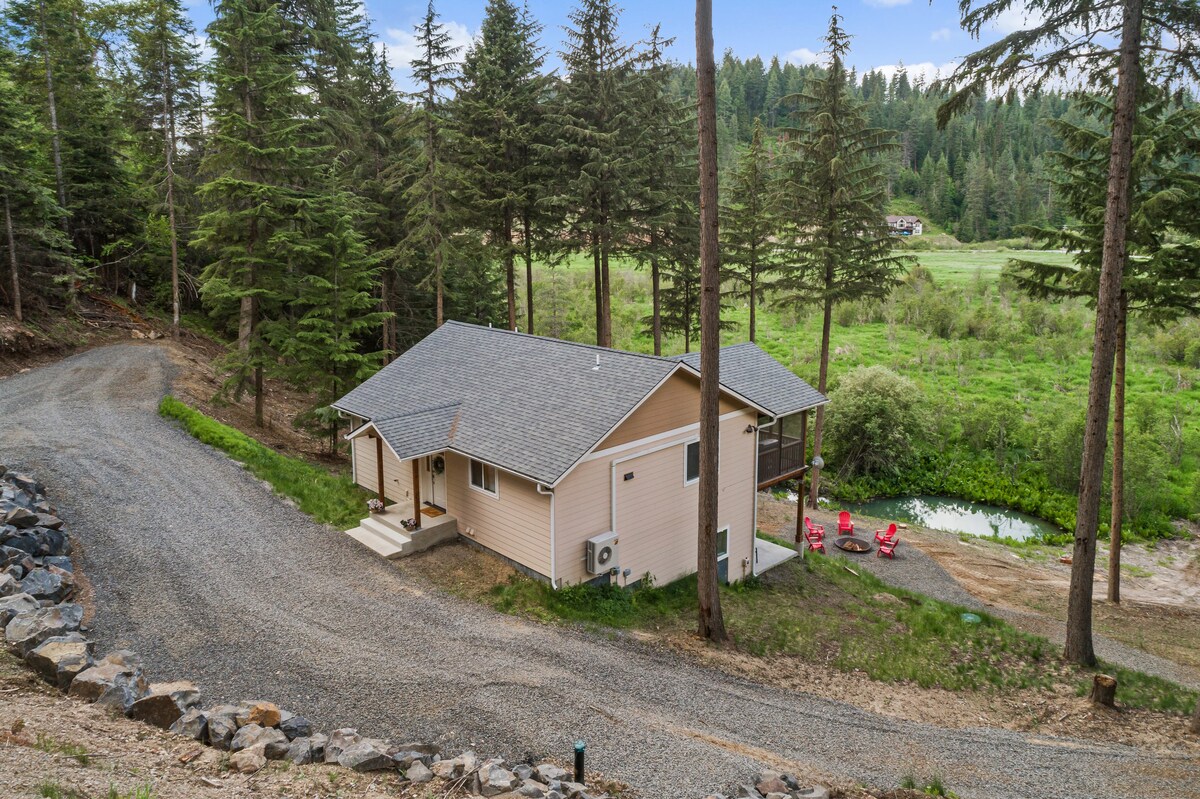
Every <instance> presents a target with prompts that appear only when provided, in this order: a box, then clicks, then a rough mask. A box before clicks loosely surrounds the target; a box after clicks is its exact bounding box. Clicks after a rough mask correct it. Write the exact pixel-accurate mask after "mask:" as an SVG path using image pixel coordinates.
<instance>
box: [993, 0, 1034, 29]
mask: <svg viewBox="0 0 1200 799" xmlns="http://www.w3.org/2000/svg"><path fill="white" fill-rule="evenodd" d="M1044 20H1045V17H1043V16H1042V15H1041V14H1040V13H1038V12H1036V11H1030V10H1029V9H1028V8H1026V7H1025V4H1024V3H1014V4H1013V6H1012V7H1011V8H1009V9H1007V10H1005V11H1004V12H1002V13H1001V14H999V15H998V16H997V17H996V18H995V19H993V20H992V22H991V25H990V26H989V27H990V28H991V29H992V30H994V31H996V32H997V33H1002V34H1004V35H1008V34H1010V33H1016V32H1017V31H1019V30H1025V29H1026V28H1032V27H1034V26H1035V25H1041V24H1042V22H1043V21H1044Z"/></svg>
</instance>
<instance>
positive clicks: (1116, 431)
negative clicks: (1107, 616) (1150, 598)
mask: <svg viewBox="0 0 1200 799" xmlns="http://www.w3.org/2000/svg"><path fill="white" fill-rule="evenodd" d="M1128 319H1129V299H1128V297H1127V296H1126V295H1125V292H1123V291H1122V292H1121V308H1120V316H1119V317H1117V354H1116V360H1115V363H1114V365H1113V366H1114V370H1115V371H1114V373H1113V454H1112V522H1111V526H1110V528H1109V539H1108V601H1109V602H1112V603H1113V604H1114V605H1115V604H1119V603H1120V602H1121V526H1122V522H1123V521H1124V516H1125V338H1126V328H1127V325H1128Z"/></svg>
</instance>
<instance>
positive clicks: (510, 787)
mask: <svg viewBox="0 0 1200 799" xmlns="http://www.w3.org/2000/svg"><path fill="white" fill-rule="evenodd" d="M502 763H503V761H501V762H500V763H495V762H491V761H489V762H488V763H485V764H484V765H483V767H482V768H480V769H479V784H480V786H481V791H480V793H482V794H483V795H484V796H498V795H499V794H502V793H508V792H510V791H514V790H516V788H517V786H518V785H520V784H521V781H520V780H519V779H517V775H516V774H513V773H512V772H511V771H509V770H508V769H506V768H504V766H503V765H502Z"/></svg>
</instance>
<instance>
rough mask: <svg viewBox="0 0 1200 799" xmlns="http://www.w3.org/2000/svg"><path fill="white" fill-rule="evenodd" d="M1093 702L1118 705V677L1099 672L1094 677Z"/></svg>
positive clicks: (1108, 705) (1107, 705)
mask: <svg viewBox="0 0 1200 799" xmlns="http://www.w3.org/2000/svg"><path fill="white" fill-rule="evenodd" d="M1089 698H1090V699H1091V700H1092V702H1094V703H1095V704H1097V705H1104V706H1105V707H1116V698H1117V678H1116V677H1109V676H1108V675H1107V674H1097V675H1096V676H1095V677H1093V678H1092V694H1091V696H1090V697H1089Z"/></svg>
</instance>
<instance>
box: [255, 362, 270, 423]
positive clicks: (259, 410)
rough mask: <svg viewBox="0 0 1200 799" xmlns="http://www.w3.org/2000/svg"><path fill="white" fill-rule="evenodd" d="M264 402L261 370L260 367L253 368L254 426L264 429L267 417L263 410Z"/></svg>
mask: <svg viewBox="0 0 1200 799" xmlns="http://www.w3.org/2000/svg"><path fill="white" fill-rule="evenodd" d="M265 405H266V402H265V400H264V397H263V368H262V367H261V366H255V367H254V426H255V427H266V426H267V417H266V413H265V412H264V410H265Z"/></svg>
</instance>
